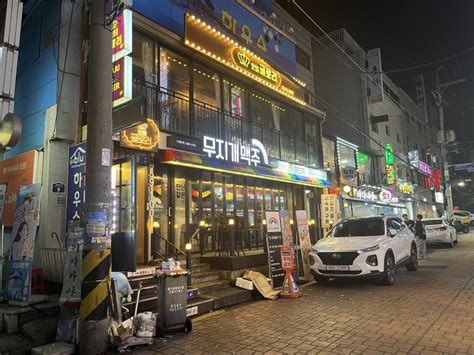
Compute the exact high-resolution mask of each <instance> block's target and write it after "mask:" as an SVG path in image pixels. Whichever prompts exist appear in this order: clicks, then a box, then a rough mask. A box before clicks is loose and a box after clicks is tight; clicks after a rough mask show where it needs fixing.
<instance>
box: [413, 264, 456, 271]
mask: <svg viewBox="0 0 474 355" xmlns="http://www.w3.org/2000/svg"><path fill="white" fill-rule="evenodd" d="M448 267H449V266H448V265H418V268H419V269H434V270H445V269H447V268H448Z"/></svg>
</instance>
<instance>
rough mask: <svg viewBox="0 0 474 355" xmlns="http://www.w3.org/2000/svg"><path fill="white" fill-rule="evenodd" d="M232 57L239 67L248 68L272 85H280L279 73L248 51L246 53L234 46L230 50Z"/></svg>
mask: <svg viewBox="0 0 474 355" xmlns="http://www.w3.org/2000/svg"><path fill="white" fill-rule="evenodd" d="M232 59H233V60H234V63H235V64H236V65H237V66H239V67H240V68H244V69H248V70H250V71H251V72H252V73H254V74H255V75H257V76H258V77H259V78H262V79H264V80H266V81H268V82H270V83H271V84H273V85H276V86H280V84H281V78H280V74H279V73H278V72H277V71H276V70H275V69H273V68H272V67H271V66H269V65H267V64H266V63H265V62H263V61H260V60H259V59H257V58H255V57H253V56H252V55H251V54H250V53H246V52H245V51H244V50H243V49H241V48H239V47H235V48H234V49H233V50H232Z"/></svg>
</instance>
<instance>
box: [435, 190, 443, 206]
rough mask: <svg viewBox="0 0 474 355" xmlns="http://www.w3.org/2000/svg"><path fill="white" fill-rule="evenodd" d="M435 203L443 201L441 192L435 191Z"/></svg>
mask: <svg viewBox="0 0 474 355" xmlns="http://www.w3.org/2000/svg"><path fill="white" fill-rule="evenodd" d="M435 201H436V203H444V195H443V193H442V192H435Z"/></svg>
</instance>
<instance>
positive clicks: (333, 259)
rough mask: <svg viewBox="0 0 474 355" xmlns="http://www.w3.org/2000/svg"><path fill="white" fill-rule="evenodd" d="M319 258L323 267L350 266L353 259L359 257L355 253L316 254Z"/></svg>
mask: <svg viewBox="0 0 474 355" xmlns="http://www.w3.org/2000/svg"><path fill="white" fill-rule="evenodd" d="M318 256H319V258H320V259H321V260H322V261H323V264H325V265H352V263H353V262H354V260H355V258H357V257H358V256H359V253H357V252H355V251H354V252H346V253H318Z"/></svg>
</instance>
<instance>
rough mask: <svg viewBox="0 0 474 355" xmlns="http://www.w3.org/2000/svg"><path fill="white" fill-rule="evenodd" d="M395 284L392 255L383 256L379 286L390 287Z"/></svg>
mask: <svg viewBox="0 0 474 355" xmlns="http://www.w3.org/2000/svg"><path fill="white" fill-rule="evenodd" d="M394 283H395V259H394V258H393V255H392V254H387V255H385V262H384V271H383V275H382V280H381V284H382V285H386V286H390V285H393V284H394Z"/></svg>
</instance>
